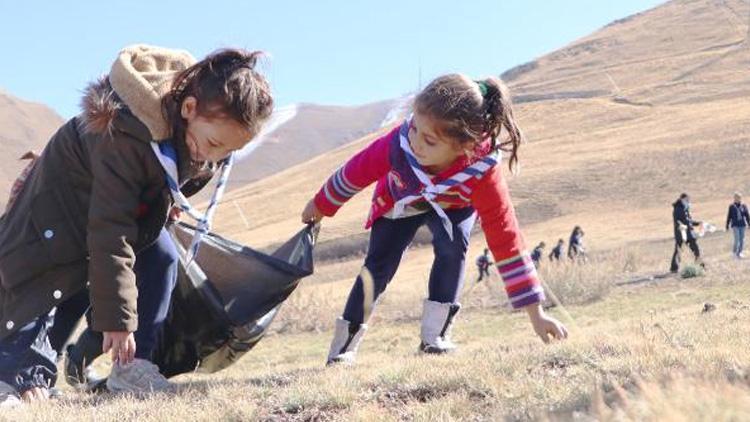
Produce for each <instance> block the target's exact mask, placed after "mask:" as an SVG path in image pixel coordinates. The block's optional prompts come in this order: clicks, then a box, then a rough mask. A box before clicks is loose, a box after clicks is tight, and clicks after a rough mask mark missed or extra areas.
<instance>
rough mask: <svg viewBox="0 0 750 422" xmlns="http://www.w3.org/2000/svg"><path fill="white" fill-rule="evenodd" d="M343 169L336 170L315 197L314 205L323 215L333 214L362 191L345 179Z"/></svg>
mask: <svg viewBox="0 0 750 422" xmlns="http://www.w3.org/2000/svg"><path fill="white" fill-rule="evenodd" d="M344 168H345V167H343V166H342V167H340V168H339V169H338V170H336V171H335V172H334V173H333V175H332V176H331V177H330V178H329V179H328V181H326V183H325V184H324V185H323V187H322V188H321V189H320V192H318V195H317V196H316V197H315V205H316V206H317V207H318V209H320V211H321V212H322V213H323V214H325V215H333V214H335V213H336V211H337V210H338V209H339V208H340V207H341V206H342V205H344V203H345V202H346V201H348V200H349V199H351V198H352V197H353V196H354V195H356V194H358V193H359V192H360V191H362V189H363V188H362V187H359V186H357V185H355V184H353V183H351V182H350V181H349V180H348V179H347V178H346V175H345V174H344Z"/></svg>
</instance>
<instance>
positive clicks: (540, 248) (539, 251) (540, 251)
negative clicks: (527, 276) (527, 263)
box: [531, 242, 547, 268]
mask: <svg viewBox="0 0 750 422" xmlns="http://www.w3.org/2000/svg"><path fill="white" fill-rule="evenodd" d="M546 246H547V245H546V244H545V243H544V242H539V244H538V245H536V248H534V250H533V251H531V260H532V261H533V262H534V266H535V267H537V268H539V266H540V265H541V263H542V256H543V255H544V248H545V247H546Z"/></svg>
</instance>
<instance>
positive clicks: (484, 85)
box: [474, 81, 489, 98]
mask: <svg viewBox="0 0 750 422" xmlns="http://www.w3.org/2000/svg"><path fill="white" fill-rule="evenodd" d="M474 82H476V84H477V85H478V86H479V92H481V93H482V98H484V97H486V96H487V91H489V88H488V87H487V82H485V81H474Z"/></svg>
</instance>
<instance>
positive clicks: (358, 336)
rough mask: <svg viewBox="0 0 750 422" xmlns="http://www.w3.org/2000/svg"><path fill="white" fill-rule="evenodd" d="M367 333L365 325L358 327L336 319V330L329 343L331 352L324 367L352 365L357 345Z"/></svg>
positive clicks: (341, 319)
mask: <svg viewBox="0 0 750 422" xmlns="http://www.w3.org/2000/svg"><path fill="white" fill-rule="evenodd" d="M365 331H367V324H360V325H359V326H356V325H352V324H351V323H350V322H349V321H347V320H345V319H343V318H341V317H339V318H336V328H335V330H334V333H333V341H331V350H330V351H329V352H328V361H327V362H326V365H333V364H344V365H354V362H355V360H356V357H357V349H358V348H359V343H361V342H362V336H364V334H365Z"/></svg>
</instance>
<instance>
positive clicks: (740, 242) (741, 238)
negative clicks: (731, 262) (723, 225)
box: [732, 227, 747, 256]
mask: <svg viewBox="0 0 750 422" xmlns="http://www.w3.org/2000/svg"><path fill="white" fill-rule="evenodd" d="M745 229H747V227H732V232H733V233H734V246H733V247H732V252H733V253H734V254H735V255H737V256H739V255H740V254H741V253H742V251H743V250H744V249H745Z"/></svg>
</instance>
